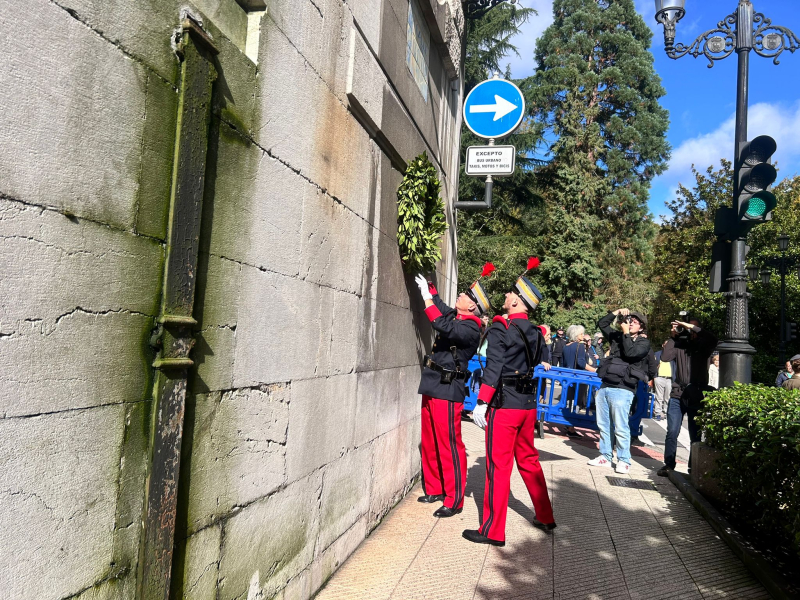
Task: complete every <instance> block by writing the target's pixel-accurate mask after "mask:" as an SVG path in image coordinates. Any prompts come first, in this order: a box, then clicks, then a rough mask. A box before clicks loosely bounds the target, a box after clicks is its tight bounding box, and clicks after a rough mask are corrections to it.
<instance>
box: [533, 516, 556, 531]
mask: <svg viewBox="0 0 800 600" xmlns="http://www.w3.org/2000/svg"><path fill="white" fill-rule="evenodd" d="M533 526H534V527H538V528H539V529H544V530H545V531H552V530H553V529H555V528H556V524H555V523H542V522H541V521H540V520H539V519H537V518H536V517H533Z"/></svg>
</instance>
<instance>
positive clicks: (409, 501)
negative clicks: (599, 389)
mask: <svg viewBox="0 0 800 600" xmlns="http://www.w3.org/2000/svg"><path fill="white" fill-rule="evenodd" d="M462 427H463V437H464V443H465V445H466V447H467V466H468V474H467V489H466V500H465V503H464V511H463V512H462V513H461V514H459V515H457V516H455V517H451V518H449V519H436V518H435V517H433V516H432V515H433V511H434V510H435V509H436V508H437V507H438V504H435V505H430V504H421V503H419V502H417V497H419V496H420V495H422V489H421V486H420V485H417V486H416V487H415V488H414V489H413V490H412V491H411V492H410V493H409V495H408V496H407V497H406V498H404V499H403V500H402V501H401V502H400V503H399V504H398V505H397V506H396V507H395V508H394V509H393V510H392V511H391V512H390V513H389V514H388V515H387V516H386V517H385V518H384V520H383V522H382V523H381V524H380V525H379V526H378V527H377V528H376V529H375V530H374V531H373V532H372V533H371V534H370V535H369V537H368V538H367V539H366V540H365V541H364V542H363V543H362V544H361V546H359V548H358V549H357V550H356V551H355V552H354V553H353V555H352V556H351V557H350V558H349V559H348V560H347V561H346V562H345V563H344V565H343V566H342V567H341V568H340V569H339V570H338V571H337V572H336V573H335V574H334V575H333V577H331V579H330V580H329V581H328V583H327V584H326V585H325V587H324V588H323V589H322V590H321V591H320V592H319V594H318V595H317V596H316V598H317V599H318V600H340V599H341V600H344V599H346V600H361V599H364V600H367V599H368V600H417V599H432V600H433V599H441V600H462V599H464V600H501V599H502V600H511V599H518V598H519V599H522V598H524V599H526V600H541V599H545V598H547V599H549V600H573V599H575V600H578V599H586V600H613V599H617V598H619V599H625V600H639V599H641V600H682V599H686V600H689V599H697V600H705V599H710V598H715V599H718V598H748V599H768V598H770V596H769V594H768V593H767V591H766V590H765V589H764V588H763V587H762V586H761V584H760V583H759V582H758V581H757V580H756V579H755V578H754V577H753V576H752V575H751V574H750V572H749V571H748V570H747V568H746V567H745V566H744V564H743V563H742V562H741V561H740V560H739V559H738V558H737V557H736V556H735V555H734V554H733V553H732V552H731V550H730V549H729V548H728V546H727V545H726V544H725V542H724V541H723V540H721V539H720V538H719V536H717V535H716V533H715V532H714V530H713V529H712V528H711V526H710V525H708V523H707V522H706V521H705V520H704V519H703V517H702V516H701V515H700V514H699V513H698V512H697V511H696V510H695V509H694V507H693V506H692V505H691V504H689V502H688V501H687V500H686V499H685V498H684V496H683V494H681V493H680V491H678V490H677V489H676V488H675V486H674V485H673V484H672V483H671V482H670V481H669V480H668V479H666V478H662V477H658V476H657V475H656V470H657V469H658V468H659V467H660V466H661V464H663V463H662V460H663V456H662V455H661V454H660V453H659V452H658V450H657V448H653V447H644V446H637V447H634V448H633V449H632V455H633V465H632V466H631V470H630V473H629V474H628V475H619V474H617V473H615V472H614V471H613V470H612V469H603V468H597V467H590V466H588V465H587V464H586V461H587V460H588V459H590V458H594V457H595V456H596V455H597V441H598V437H597V433H596V432H590V431H585V430H579V431H580V432H581V434H582V437H581V438H577V439H571V438H567V437H565V436H562V435H559V434H558V433H557V431H556V430H554V429H551V430H550V431H551V432H552V433H549V434H546V435H545V438H544V439H539V438H536V439H535V445H536V447H537V448H538V450H539V453H540V459H541V462H542V468H543V469H544V473H545V479H546V480H547V485H548V489H549V492H550V497H551V500H552V502H553V510H554V513H555V517H556V522H557V523H558V528H557V529H555V530H554V531H553V532H549V533H546V532H544V531H541V530H539V529H536V528H535V527H533V526H532V525H531V518H532V517H533V516H534V514H535V513H534V511H533V506H532V502H531V499H530V497H529V496H528V493H527V490H526V489H525V485H524V483H523V481H522V478H521V477H520V476H519V473H518V472H517V471H516V468H515V470H514V473H513V475H512V479H511V496H510V499H509V511H508V520H507V525H506V545H505V547H502V548H497V547H494V546H483V545H479V544H472V543H470V542H468V541H466V540H465V539H463V538H462V537H461V532H462V531H463V530H464V529H477V527H478V526H479V524H480V515H481V512H482V511H483V486H484V479H485V476H486V458H485V450H484V434H483V431H482V430H480V429H479V428H478V427H476V426H475V425H474V424H472V423H471V422H466V421H465V422H463V423H462ZM678 469H679V470H681V469H685V464H683V465H682V464H680V463H679V466H678ZM615 477H619V478H622V479H627V480H636V481H638V482H645V483H643V484H642V485H643V486H646V487H647V488H649V489H637V488H632V487H620V486H616V485H614V484H613V478H615ZM609 478H612V479H609Z"/></svg>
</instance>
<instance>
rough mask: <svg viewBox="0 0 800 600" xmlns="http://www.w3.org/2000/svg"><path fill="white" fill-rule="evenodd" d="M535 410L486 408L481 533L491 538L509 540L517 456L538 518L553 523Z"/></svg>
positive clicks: (520, 472)
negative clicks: (510, 497)
mask: <svg viewBox="0 0 800 600" xmlns="http://www.w3.org/2000/svg"><path fill="white" fill-rule="evenodd" d="M535 423H536V411H535V410H515V409H510V408H507V409H502V408H501V409H496V408H489V410H488V411H486V488H485V489H484V493H483V523H482V524H481V528H480V530H479V531H480V532H481V533H482V534H483V535H485V536H486V537H488V538H489V539H492V540H497V541H499V542H504V541H505V539H506V513H507V512H508V495H509V493H510V491H511V471H512V469H513V467H514V459H516V461H517V469H518V470H519V474H520V475H522V480H523V481H524V482H525V487H526V488H528V493H529V494H530V495H531V500H532V501H533V508H534V510H535V511H536V518H537V519H538V520H539V521H541V522H542V523H553V522H554V521H555V518H554V517H553V507H552V505H551V504H550V497H549V496H548V494H547V483H546V482H545V480H544V473H543V472H542V466H541V465H540V464H539V452H538V451H537V450H536V448H534V446H533V434H534V425H535Z"/></svg>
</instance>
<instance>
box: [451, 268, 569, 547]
mask: <svg viewBox="0 0 800 600" xmlns="http://www.w3.org/2000/svg"><path fill="white" fill-rule="evenodd" d="M541 297H542V296H541V293H540V292H539V290H537V289H536V287H535V286H534V285H533V283H531V282H530V281H529V280H528V279H527V278H525V277H520V278H519V279H518V280H517V282H516V283H515V284H514V288H512V291H511V292H509V293H508V294H506V301H505V303H504V305H503V308H504V309H505V310H506V311H507V315H508V316H507V317H495V318H494V322H493V323H492V326H491V327H490V328H489V332H488V334H487V336H488V339H489V346H488V353H487V355H486V369H484V372H483V383H482V385H481V389H480V392H479V393H478V406H476V407H475V410H473V411H472V416H473V419H474V420H475V423H476V424H477V425H478V426H480V427H483V428H484V429H485V430H486V487H485V489H484V494H483V522H482V523H481V526H480V529H467V530H465V531H464V532H463V534H462V535H463V536H464V538H466V539H468V540H469V541H471V542H475V543H477V544H492V545H494V546H504V545H505V535H506V514H507V512H508V497H509V493H510V490H511V471H512V469H513V467H514V460H515V459H516V463H517V470H518V471H519V474H520V475H521V476H522V480H523V481H524V482H525V487H526V488H527V489H528V493H529V494H530V496H531V500H532V501H533V507H534V510H535V511H536V517H535V518H534V519H533V524H534V526H536V527H539V528H541V529H545V530H550V529H554V528H555V526H556V524H555V517H554V516H553V507H552V505H551V504H550V497H549V495H548V493H547V484H546V482H545V478H544V473H543V471H542V466H541V464H539V453H538V452H537V451H536V448H535V447H534V445H533V438H534V426H535V423H536V408H537V402H536V387H535V385H534V382H535V379H529V378H528V376H529V374H532V372H533V368H534V367H536V366H537V365H538V364H541V356H542V348H543V346H545V343H544V339H543V337H542V335H541V331H540V330H539V328H538V327H535V326H533V325H532V324H531V323H530V321H528V313H529V312H531V311H533V310H534V309H535V308H536V307H537V306H538V305H539V300H540V299H541ZM544 368H545V370H547V369H548V367H547V366H544Z"/></svg>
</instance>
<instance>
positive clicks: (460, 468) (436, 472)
mask: <svg viewBox="0 0 800 600" xmlns="http://www.w3.org/2000/svg"><path fill="white" fill-rule="evenodd" d="M416 283H417V285H418V286H419V290H420V293H421V295H422V298H423V299H424V300H425V314H426V316H427V317H428V319H429V320H430V321H431V325H432V326H433V329H434V330H435V331H436V338H435V341H434V343H433V349H432V350H431V354H430V355H427V356H425V359H424V362H423V369H422V378H421V380H420V384H419V391H418V392H417V393H419V394H422V424H421V427H422V433H421V438H420V441H421V444H420V451H421V462H422V489H423V492H424V495H422V496H420V497H419V498H417V500H418V501H419V502H425V503H433V502H443V504H442V506H441V507H439V508H438V509H437V510H436V512H434V513H433V515H434V516H435V517H451V516H453V515H455V514H458V513H460V512H461V510H462V507H463V506H464V488H465V487H466V483H467V455H466V450H465V448H464V442H463V440H462V439H461V415H462V411H463V410H464V398H465V397H466V394H467V389H466V382H467V378H468V375H469V371H468V370H467V365H468V364H469V360H470V359H471V358H472V356H473V355H474V354H475V352H476V350H477V349H478V344H479V343H480V340H481V320H480V318H479V316H480V315H482V314H483V313H485V312H486V311H488V310H489V309H490V308H491V305H490V304H489V301H488V296H487V295H486V291H485V290H484V289H483V286H482V285H481V283H480V280H478V281H476V282H475V283H473V284H472V286H470V288H469V290H468V291H467V292H464V293H462V294H460V295H459V296H458V298H457V299H456V303H455V310H454V309H452V308H450V307H449V306H447V305H446V304H445V303H444V302H443V301H442V300H441V298H439V294H438V292H437V291H436V288H435V287H434V286H433V284H430V283H428V282H427V281H426V279H425V277H424V276H422V275H418V276H417V277H416Z"/></svg>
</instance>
